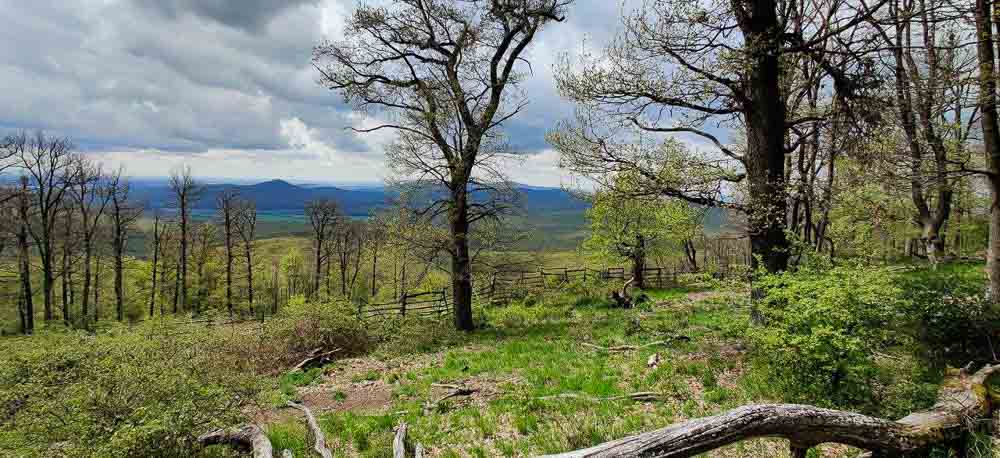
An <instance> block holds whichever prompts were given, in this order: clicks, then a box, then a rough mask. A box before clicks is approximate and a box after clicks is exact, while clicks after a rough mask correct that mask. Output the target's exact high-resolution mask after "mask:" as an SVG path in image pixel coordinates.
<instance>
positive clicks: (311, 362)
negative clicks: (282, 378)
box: [290, 348, 341, 372]
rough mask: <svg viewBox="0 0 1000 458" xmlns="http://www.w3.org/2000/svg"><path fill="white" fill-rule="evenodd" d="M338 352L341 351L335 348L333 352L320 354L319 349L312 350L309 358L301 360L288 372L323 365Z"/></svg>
mask: <svg viewBox="0 0 1000 458" xmlns="http://www.w3.org/2000/svg"><path fill="white" fill-rule="evenodd" d="M340 350H341V349H340V348H335V349H333V350H330V351H327V352H322V353H320V352H319V349H318V348H317V349H316V350H313V352H312V355H311V356H309V357H308V358H306V359H303V360H302V362H300V363H298V364H296V365H295V367H293V368H292V370H291V371H290V372H295V371H301V370H305V369H309V368H311V367H313V366H319V365H322V364H325V363H326V362H328V361H329V360H330V355H333V354H334V353H337V352H339V351H340Z"/></svg>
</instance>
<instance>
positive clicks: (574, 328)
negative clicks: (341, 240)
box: [276, 289, 768, 457]
mask: <svg viewBox="0 0 1000 458" xmlns="http://www.w3.org/2000/svg"><path fill="white" fill-rule="evenodd" d="M689 292H690V291H689V290H687V289H674V290H662V291H649V292H647V294H648V295H649V296H650V298H651V300H650V305H649V306H648V307H646V308H645V309H633V310H621V309H613V308H610V307H609V306H608V304H607V303H606V302H603V301H597V302H596V303H595V302H592V301H583V305H576V304H577V303H578V302H580V301H577V300H575V298H573V297H571V296H567V295H556V296H554V297H553V296H543V297H542V298H540V299H538V303H536V304H535V305H533V306H525V305H523V304H512V305H510V306H508V307H504V308H489V309H484V310H480V315H481V316H482V315H484V316H485V321H486V323H487V326H486V328H485V329H483V330H481V331H478V332H476V333H475V334H472V335H470V336H468V339H467V342H466V343H465V344H464V345H456V346H451V347H447V348H444V349H441V350H439V351H438V352H437V355H435V356H436V358H435V362H436V363H435V364H426V365H418V364H413V365H408V364H406V362H405V361H404V362H403V363H402V364H400V365H398V367H397V368H396V369H394V370H388V371H383V372H378V371H372V370H370V369H368V370H362V371H359V372H357V373H355V374H353V375H351V376H349V377H350V378H349V379H348V380H349V381H350V382H351V383H360V382H371V381H373V380H378V381H380V382H382V383H385V385H386V386H388V389H391V391H392V397H391V401H390V403H389V404H388V405H386V406H384V407H383V408H381V409H375V410H373V411H368V412H363V411H362V412H357V411H355V412H332V413H325V414H322V415H321V416H320V418H321V425H322V427H323V429H324V431H326V433H327V434H328V435H329V436H330V437H331V438H333V439H331V440H334V441H335V442H336V443H337V444H338V447H335V449H340V450H346V451H345V452H344V453H347V454H348V455H352V456H366V457H367V456H386V455H387V454H388V453H389V452H390V446H391V439H392V435H393V427H394V426H395V425H396V424H397V423H398V422H399V421H405V422H406V423H407V424H408V425H409V428H410V430H409V431H410V433H409V437H410V440H411V441H412V442H413V443H417V442H419V443H422V444H423V445H424V446H425V447H427V448H429V449H431V450H433V452H434V453H435V454H437V455H438V456H524V455H531V454H540V453H555V452H561V451H566V450H570V449H574V448H580V447H586V446H589V445H593V444H596V443H599V442H603V441H607V440H612V439H615V438H618V437H622V436H624V435H627V434H630V433H634V432H638V431H644V430H649V429H653V428H658V427H662V426H665V425H667V424H670V423H672V422H674V421H677V420H682V419H685V418H689V417H698V416H704V415H709V414H712V413H717V412H720V411H722V410H726V409H728V408H731V407H735V406H737V405H741V404H744V403H746V402H750V401H754V400H761V399H762V397H763V396H766V395H767V394H768V393H767V390H766V389H763V388H762V387H761V386H760V383H761V380H762V378H761V376H760V375H759V374H754V373H753V368H752V367H751V366H750V365H748V364H746V363H745V361H744V360H743V356H742V350H741V348H742V347H741V345H742V344H741V341H740V337H741V335H742V330H743V329H744V328H745V326H746V317H745V316H744V315H745V312H744V309H743V307H742V305H743V304H742V300H743V299H742V296H740V295H725V296H718V297H711V298H707V299H704V300H701V301H699V302H697V303H690V302H685V298H686V297H687V294H688V293H689ZM515 316H516V317H518V319H513V318H512V317H515ZM673 335H686V336H688V337H690V338H691V340H690V341H677V342H675V343H672V344H670V345H669V346H659V347H648V348H643V349H640V350H638V351H634V352H627V353H617V352H615V353H608V352H603V351H594V350H592V349H590V348H588V347H585V346H583V345H581V343H583V342H587V343H593V344H595V345H600V346H612V345H622V344H632V345H641V344H645V343H649V342H653V341H656V340H662V339H664V338H665V337H666V336H673ZM653 353H658V354H659V356H660V361H661V362H660V364H659V365H658V366H657V367H655V368H649V367H647V366H646V362H647V360H648V358H649V357H650V356H651V355H652V354H653ZM402 359H403V360H406V359H408V358H407V357H403V358H402ZM336 382H338V383H343V382H345V380H340V381H336ZM435 383H447V384H465V385H467V386H474V387H476V388H479V389H480V392H479V393H477V394H476V395H474V396H472V397H456V398H452V399H449V400H446V401H443V402H441V403H439V404H437V405H434V406H433V407H432V408H425V406H426V405H427V403H428V401H431V400H434V399H436V398H438V397H440V396H441V391H440V389H435V388H433V387H432V384H435ZM638 391H654V392H657V393H661V394H662V395H663V396H665V401H664V402H654V403H637V402H632V401H600V400H598V401H594V400H588V399H566V398H549V399H543V398H545V397H547V396H553V395H558V394H565V393H574V394H579V395H586V396H591V397H594V398H603V397H611V396H618V395H623V394H628V393H632V392H638ZM334 393H335V394H333V396H343V393H342V392H340V391H334ZM336 393H340V394H339V395H338V394H336ZM278 431H280V433H281V434H288V432H289V431H290V429H289V428H287V427H285V426H282V427H281V429H279V430H278ZM285 439H286V438H285V437H283V438H282V440H285ZM302 440H303V441H304V437H303V438H302ZM743 446H744V447H745V446H746V445H743ZM276 448H279V449H280V447H276Z"/></svg>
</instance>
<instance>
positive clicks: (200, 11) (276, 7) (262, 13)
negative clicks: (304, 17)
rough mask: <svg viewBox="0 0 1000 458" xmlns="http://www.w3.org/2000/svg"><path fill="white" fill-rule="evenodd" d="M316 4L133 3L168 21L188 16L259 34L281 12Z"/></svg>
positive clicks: (256, 0) (236, 0) (233, 0)
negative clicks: (155, 12) (162, 16)
mask: <svg viewBox="0 0 1000 458" xmlns="http://www.w3.org/2000/svg"><path fill="white" fill-rule="evenodd" d="M315 3H317V0H282V1H275V0H136V4H138V5H139V6H142V7H145V8H150V9H152V10H154V11H157V12H159V13H161V14H163V15H164V16H166V17H167V18H169V19H176V18H177V17H179V16H183V15H186V14H191V15H195V16H199V17H202V18H206V19H210V20H213V21H217V22H219V23H221V24H225V25H228V26H231V27H237V28H243V29H247V30H248V31H251V32H255V31H259V30H260V29H261V28H262V27H264V26H266V25H267V24H268V23H270V22H271V20H272V19H274V17H275V16H278V15H279V14H281V13H282V12H283V11H284V10H286V9H289V8H295V7H297V6H300V5H304V4H315Z"/></svg>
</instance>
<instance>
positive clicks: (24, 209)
mask: <svg viewBox="0 0 1000 458" xmlns="http://www.w3.org/2000/svg"><path fill="white" fill-rule="evenodd" d="M21 184H22V187H21V196H20V205H19V209H18V210H19V213H20V214H19V217H20V219H21V222H20V228H19V229H18V231H17V255H18V267H19V274H20V275H19V276H20V277H21V278H20V280H21V297H22V301H23V307H22V308H23V309H24V312H23V313H24V326H23V327H24V333H25V334H31V333H33V332H35V305H34V298H33V293H32V291H31V252H30V250H29V247H28V217H29V213H28V212H29V211H30V208H29V206H28V205H29V204H28V196H27V193H28V188H27V181H26V180H22V182H21Z"/></svg>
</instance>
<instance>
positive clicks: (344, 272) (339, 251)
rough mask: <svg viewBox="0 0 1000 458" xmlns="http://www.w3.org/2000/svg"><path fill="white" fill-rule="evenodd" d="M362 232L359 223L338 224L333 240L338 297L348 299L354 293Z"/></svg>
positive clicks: (359, 266) (362, 238) (358, 269)
mask: <svg viewBox="0 0 1000 458" xmlns="http://www.w3.org/2000/svg"><path fill="white" fill-rule="evenodd" d="M364 235H365V234H364V230H363V228H362V227H361V225H360V224H359V223H356V222H353V221H344V222H342V223H340V224H339V226H338V230H337V231H336V232H335V234H334V238H333V251H334V252H335V253H336V256H337V267H338V273H339V274H340V295H341V296H343V297H349V294H350V293H353V291H354V285H355V283H356V282H357V278H358V272H359V271H360V270H361V250H362V247H363V245H364Z"/></svg>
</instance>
